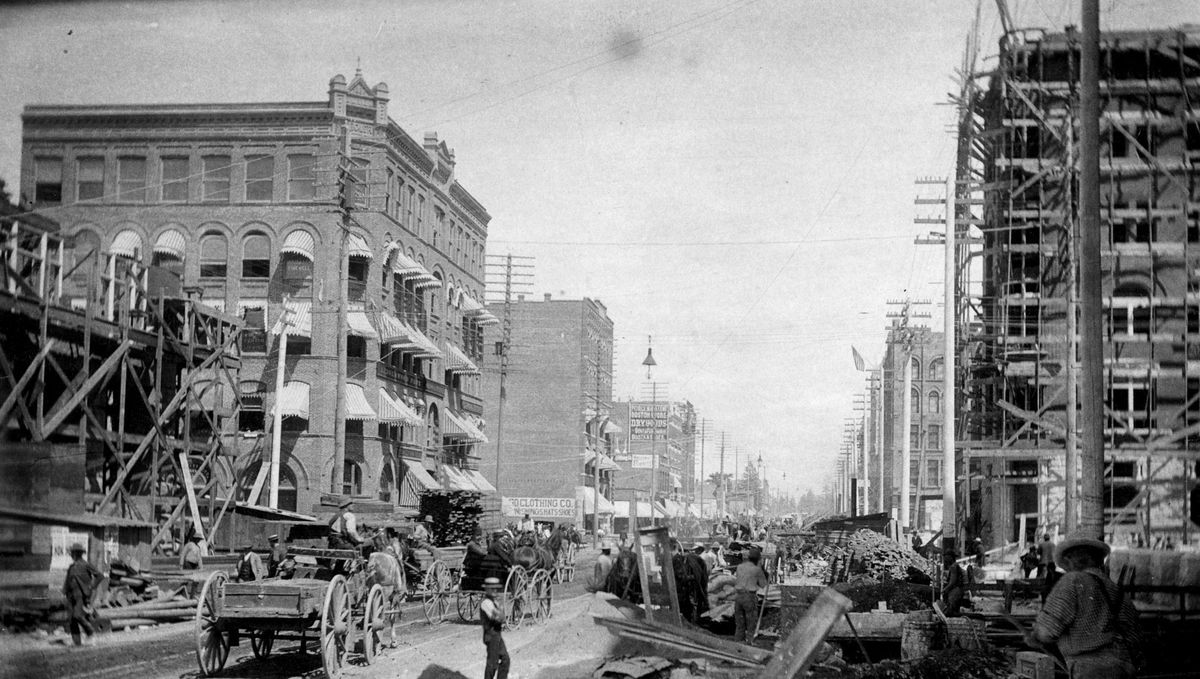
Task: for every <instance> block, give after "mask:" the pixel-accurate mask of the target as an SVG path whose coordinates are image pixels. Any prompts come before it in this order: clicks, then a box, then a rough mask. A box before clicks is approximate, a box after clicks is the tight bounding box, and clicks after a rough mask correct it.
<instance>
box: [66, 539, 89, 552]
mask: <svg viewBox="0 0 1200 679" xmlns="http://www.w3.org/2000/svg"><path fill="white" fill-rule="evenodd" d="M69 551H70V552H71V553H72V554H83V553H84V552H86V551H87V550H86V549H84V548H83V545H81V544H79V543H78V542H76V543H75V544H73V545H71V549H70V550H69Z"/></svg>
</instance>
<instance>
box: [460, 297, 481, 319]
mask: <svg viewBox="0 0 1200 679" xmlns="http://www.w3.org/2000/svg"><path fill="white" fill-rule="evenodd" d="M462 310H463V313H464V314H466V315H468V316H477V315H479V313H480V312H482V311H483V305H482V304H480V303H479V302H476V301H475V300H474V298H472V297H471V296H470V295H463V296H462Z"/></svg>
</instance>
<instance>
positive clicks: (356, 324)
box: [346, 311, 379, 337]
mask: <svg viewBox="0 0 1200 679" xmlns="http://www.w3.org/2000/svg"><path fill="white" fill-rule="evenodd" d="M346 326H347V331H348V332H349V333H350V334H351V335H358V336H359V337H378V336H379V334H378V333H377V332H375V328H374V326H372V325H371V320H370V319H369V318H367V312H365V311H347V312H346Z"/></svg>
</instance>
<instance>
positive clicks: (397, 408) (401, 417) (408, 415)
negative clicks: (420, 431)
mask: <svg viewBox="0 0 1200 679" xmlns="http://www.w3.org/2000/svg"><path fill="white" fill-rule="evenodd" d="M379 421H380V422H386V423H389V424H408V425H412V426H414V427H419V426H421V425H422V424H424V422H423V421H422V420H421V418H420V416H419V415H417V414H416V413H414V412H413V410H412V408H409V407H408V406H407V405H405V403H404V402H403V401H401V400H399V399H396V398H393V397H392V395H391V394H389V393H387V390H385V389H384V388H383V387H380V388H379Z"/></svg>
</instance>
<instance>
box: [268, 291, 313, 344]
mask: <svg viewBox="0 0 1200 679" xmlns="http://www.w3.org/2000/svg"><path fill="white" fill-rule="evenodd" d="M285 320H286V321H288V322H289V325H288V334H289V335H299V336H300V337H312V302H300V301H296V300H289V301H288V303H287V304H285V305H284V315H280V317H279V320H278V321H275V326H274V327H272V328H271V334H272V335H278V334H280V333H281V332H283V323H284V321H285Z"/></svg>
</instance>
